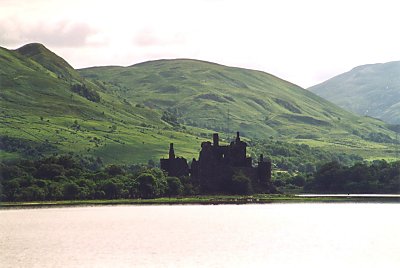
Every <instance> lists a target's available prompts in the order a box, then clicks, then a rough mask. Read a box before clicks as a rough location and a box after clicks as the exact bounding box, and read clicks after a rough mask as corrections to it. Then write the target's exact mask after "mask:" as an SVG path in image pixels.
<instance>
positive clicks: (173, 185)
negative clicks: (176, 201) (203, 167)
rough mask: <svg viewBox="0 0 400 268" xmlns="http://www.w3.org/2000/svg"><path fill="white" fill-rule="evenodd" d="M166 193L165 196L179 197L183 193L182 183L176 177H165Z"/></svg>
mask: <svg viewBox="0 0 400 268" xmlns="http://www.w3.org/2000/svg"><path fill="white" fill-rule="evenodd" d="M166 180H167V185H168V188H167V191H166V194H167V195H168V196H175V195H180V194H182V193H183V185H182V182H181V181H180V180H179V178H177V177H167V179H166Z"/></svg>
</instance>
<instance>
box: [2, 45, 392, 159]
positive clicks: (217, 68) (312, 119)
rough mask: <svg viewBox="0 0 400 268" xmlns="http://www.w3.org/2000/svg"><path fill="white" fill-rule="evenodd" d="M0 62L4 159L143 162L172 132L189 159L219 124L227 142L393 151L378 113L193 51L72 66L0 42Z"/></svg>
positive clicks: (163, 148)
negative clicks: (187, 55) (54, 156)
mask: <svg viewBox="0 0 400 268" xmlns="http://www.w3.org/2000/svg"><path fill="white" fill-rule="evenodd" d="M0 66H1V69H0V83H1V84H0V88H1V92H0V101H1V104H2V105H1V108H0V109H1V110H0V117H1V125H0V131H1V136H2V148H3V150H2V151H0V157H2V158H3V159H6V158H15V157H21V156H24V155H25V156H27V155H30V156H32V155H33V154H49V153H66V152H75V153H78V154H82V155H89V156H95V157H97V156H100V157H101V158H103V159H104V160H105V161H106V162H107V163H138V162H142V163H143V162H147V161H148V160H150V159H151V160H154V161H157V159H159V158H160V157H162V156H165V155H166V154H167V150H168V145H169V143H170V142H173V143H175V144H176V148H177V154H178V155H182V156H185V157H187V158H188V159H191V158H192V157H194V156H197V154H198V151H199V147H198V146H199V145H198V144H199V139H204V138H205V137H207V138H210V137H211V133H212V132H215V131H218V132H220V136H221V138H222V142H228V141H230V140H231V137H232V133H233V132H234V131H236V130H239V131H240V132H241V134H242V135H243V136H244V138H245V140H247V141H248V142H249V143H250V142H252V144H255V141H257V140H279V141H283V142H288V143H300V144H308V145H310V146H312V147H319V148H322V149H327V150H332V149H334V151H340V152H351V153H357V154H360V155H363V156H368V157H372V158H374V157H389V156H390V155H393V154H394V149H393V144H391V142H393V139H394V137H395V134H394V133H393V132H391V131H390V130H389V129H388V128H387V126H386V124H385V123H383V122H381V121H378V120H374V119H371V118H366V117H360V116H357V115H354V114H352V113H349V112H346V111H344V110H343V109H341V108H339V107H337V106H335V105H333V104H331V103H330V102H328V101H326V100H324V99H322V98H321V97H318V96H316V95H315V94H313V93H311V92H309V91H307V90H305V89H303V88H300V87H298V86H296V85H294V84H292V83H290V82H287V81H284V80H282V79H280V78H278V77H275V76H273V75H271V74H268V73H264V72H260V71H254V70H247V69H241V68H235V67H228V66H223V65H219V64H215V63H209V62H204V61H198V60H191V59H177V60H159V61H151V62H145V63H141V64H136V65H133V66H129V67H119V66H113V67H93V68H87V69H82V70H75V69H74V68H73V67H72V66H71V65H70V64H68V62H67V61H65V60H64V59H62V58H61V57H59V56H58V55H56V54H55V53H53V52H51V51H50V50H48V49H47V48H46V47H45V46H43V45H41V44H28V45H25V46H23V47H21V48H19V49H17V50H8V49H5V48H0ZM5 147H6V149H7V150H4V148H5ZM286 154H287V155H289V154H290V152H288V153H286Z"/></svg>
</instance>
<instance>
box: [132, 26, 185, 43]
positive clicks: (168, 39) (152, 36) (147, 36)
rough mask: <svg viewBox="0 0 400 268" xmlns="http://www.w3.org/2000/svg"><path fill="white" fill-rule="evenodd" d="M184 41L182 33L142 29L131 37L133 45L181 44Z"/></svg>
mask: <svg viewBox="0 0 400 268" xmlns="http://www.w3.org/2000/svg"><path fill="white" fill-rule="evenodd" d="M185 42H186V37H185V35H184V34H180V33H169V34H166V33H162V34H161V33H155V32H154V31H153V30H148V29H147V30H142V31H140V32H138V33H137V34H135V36H134V37H133V45H135V46H138V47H155V46H168V45H183V44H184V43H185Z"/></svg>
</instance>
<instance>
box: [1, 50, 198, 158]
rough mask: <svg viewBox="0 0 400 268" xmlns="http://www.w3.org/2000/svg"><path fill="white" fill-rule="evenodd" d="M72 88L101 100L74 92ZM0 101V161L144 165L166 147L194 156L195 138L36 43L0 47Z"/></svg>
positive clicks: (163, 153)
mask: <svg viewBox="0 0 400 268" xmlns="http://www.w3.org/2000/svg"><path fill="white" fill-rule="evenodd" d="M76 84H80V85H85V88H88V90H90V91H92V92H95V93H96V94H98V95H99V96H100V100H99V101H98V102H94V101H90V100H89V99H87V98H86V97H85V96H83V95H82V94H78V93H77V92H74V91H73V90H72V85H76ZM0 102H1V107H0V118H1V122H0V123H1V124H0V141H1V145H2V148H4V147H6V148H7V151H8V152H6V151H4V150H0V152H1V153H0V157H1V158H6V157H15V156H16V155H18V154H19V155H20V154H33V153H37V152H39V153H41V152H45V153H48V152H57V153H62V152H64V153H65V152H75V153H79V154H84V155H85V154H88V155H93V156H101V157H102V158H103V159H105V160H106V161H108V162H119V163H121V162H126V163H133V162H147V161H148V160H149V159H157V158H158V157H160V156H163V155H165V154H166V152H167V150H168V144H169V142H175V143H177V144H180V147H181V148H180V149H181V154H183V155H187V154H189V155H190V156H192V155H193V154H195V153H196V151H197V150H196V147H195V146H194V144H196V143H197V142H196V136H194V135H191V134H190V133H182V132H179V131H176V130H174V129H173V127H172V126H171V125H169V124H168V123H166V122H164V121H162V120H161V113H160V112H159V111H156V110H153V109H148V108H145V107H136V106H135V103H130V102H129V101H127V100H123V99H120V98H118V97H116V96H113V95H112V94H109V93H107V92H106V90H105V89H104V88H102V87H100V86H97V85H95V84H94V83H92V82H90V81H88V80H86V79H84V78H82V77H81V76H80V75H79V73H78V72H77V71H76V70H74V69H73V68H72V67H71V66H70V65H69V64H68V63H67V62H66V61H64V60H63V59H62V58H60V57H58V56H57V55H55V54H54V53H52V52H51V51H49V50H48V49H46V48H45V47H44V46H43V45H40V44H30V45H27V46H24V47H22V48H20V49H18V50H7V49H4V48H0ZM196 145H197V144H196ZM197 146H198V145H197ZM9 147H11V148H9ZM10 151H11V153H10Z"/></svg>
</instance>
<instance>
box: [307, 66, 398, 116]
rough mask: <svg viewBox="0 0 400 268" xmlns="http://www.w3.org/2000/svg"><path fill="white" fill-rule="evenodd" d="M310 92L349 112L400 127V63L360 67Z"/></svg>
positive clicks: (314, 87) (316, 86)
mask: <svg viewBox="0 0 400 268" xmlns="http://www.w3.org/2000/svg"><path fill="white" fill-rule="evenodd" d="M309 90H311V91H312V92H314V93H316V94H318V95H319V96H321V97H324V98H326V99H327V100H329V101H331V102H333V103H335V104H337V105H339V106H340V107H342V108H344V109H346V110H349V111H353V112H355V113H357V114H360V115H368V116H372V117H375V118H379V119H382V120H384V121H386V122H389V123H392V124H400V61H395V62H388V63H383V64H369V65H363V66H359V67H356V68H354V69H352V70H351V71H349V72H346V73H344V74H341V75H338V76H335V77H333V78H331V79H329V80H327V81H325V82H323V83H321V84H318V85H315V86H313V87H311V88H309Z"/></svg>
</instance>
